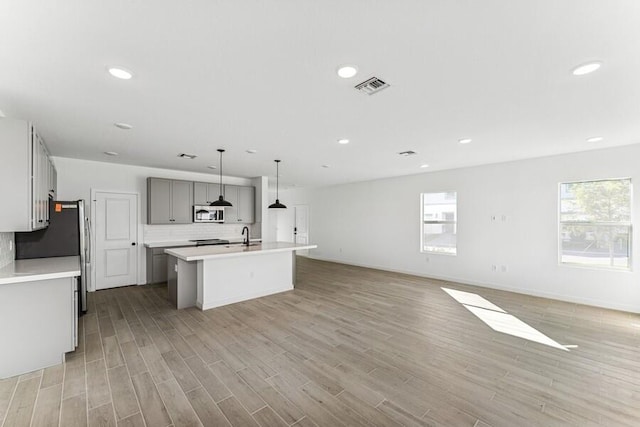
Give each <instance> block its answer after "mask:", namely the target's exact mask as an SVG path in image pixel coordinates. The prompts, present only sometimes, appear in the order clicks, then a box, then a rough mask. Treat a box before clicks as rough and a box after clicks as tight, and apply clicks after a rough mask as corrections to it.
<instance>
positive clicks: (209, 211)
mask: <svg viewBox="0 0 640 427" xmlns="http://www.w3.org/2000/svg"><path fill="white" fill-rule="evenodd" d="M193 222H224V208H221V207H220V208H219V207H215V206H207V205H194V206H193Z"/></svg>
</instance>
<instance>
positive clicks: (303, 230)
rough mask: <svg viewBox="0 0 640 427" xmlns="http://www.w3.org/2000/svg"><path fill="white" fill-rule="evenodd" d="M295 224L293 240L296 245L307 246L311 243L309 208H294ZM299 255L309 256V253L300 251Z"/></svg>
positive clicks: (303, 206)
mask: <svg viewBox="0 0 640 427" xmlns="http://www.w3.org/2000/svg"><path fill="white" fill-rule="evenodd" d="M293 210H294V216H295V222H294V229H293V239H294V242H295V243H299V244H303V245H306V244H307V243H309V206H307V205H296V206H294V207H293ZM298 255H309V251H307V250H305V251H298Z"/></svg>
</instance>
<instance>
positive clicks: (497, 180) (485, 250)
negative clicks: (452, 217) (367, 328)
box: [281, 145, 640, 313]
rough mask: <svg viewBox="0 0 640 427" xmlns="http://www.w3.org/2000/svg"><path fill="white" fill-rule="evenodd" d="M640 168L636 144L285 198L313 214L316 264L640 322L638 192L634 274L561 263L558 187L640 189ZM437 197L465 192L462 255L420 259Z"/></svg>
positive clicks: (288, 194)
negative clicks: (524, 297)
mask: <svg viewBox="0 0 640 427" xmlns="http://www.w3.org/2000/svg"><path fill="white" fill-rule="evenodd" d="M639 159H640V145H630V146H625V147H618V148H611V149H603V150H596V151H588V152H582V153H573V154H567V155H561V156H554V157H545V158H538V159H531V160H524V161H517V162H509V163H501V164H495V165H487V166H479V167H472V168H464V169H457V170H449V171H442V172H433V173H424V174H419V175H410V176H405V177H398V178H391V179H383V180H377V181H368V182H360V183H354V184H346V185H339V186H331V187H324V188H316V189H307V190H304V189H301V190H289V191H285V192H281V193H282V194H281V199H282V200H285V201H286V202H287V205H295V204H307V205H309V210H310V211H309V221H310V236H311V242H312V243H314V244H317V245H318V249H316V250H314V251H312V252H311V256H312V257H314V258H318V259H324V260H333V261H337V262H342V263H347V264H355V265H361V266H367V267H374V268H380V269H385V270H392V271H399V272H406V273H410V274H415V275H419V276H426V277H434V278H441V279H445V280H452V281H457V282H462V283H468V284H474V285H480V286H486V287H491V288H497V289H505V290H511V291H515V292H520V293H525V294H531V295H537V296H544V297H549V298H556V299H560V300H566V301H572V302H579V303H584V304H589V305H595V306H601V307H608V308H614V309H620V310H626V311H631V312H639V313H640V273H639V272H638V270H639V267H640V262H639V261H638V260H639V259H640V252H639V250H640V246H639V244H638V240H639V239H638V232H637V229H638V228H639V227H640V197H639V196H638V192H637V190H636V191H635V193H636V197H634V198H633V200H634V201H633V210H632V212H633V223H634V225H635V228H634V230H633V239H632V242H633V243H632V245H633V246H632V253H633V259H632V271H630V272H629V271H611V270H599V269H590V268H577V267H568V266H562V265H559V264H558V184H559V183H560V182H564V181H579V180H590V179H603V178H620V177H631V178H632V180H633V181H632V182H633V183H634V184H635V185H636V188H640V160H639ZM432 191H433V192H435V191H457V193H458V218H459V219H458V255H457V256H448V255H436V254H426V253H420V193H422V192H432ZM493 215H497V216H498V218H501V217H502V215H506V218H507V220H506V221H505V222H502V221H491V217H492V216H493ZM492 264H495V265H498V266H501V265H505V266H506V268H507V271H506V272H504V273H503V272H500V271H498V272H494V271H492V269H491V265H492ZM498 270H500V268H499V269H498Z"/></svg>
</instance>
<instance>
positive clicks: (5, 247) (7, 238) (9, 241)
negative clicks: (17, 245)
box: [0, 233, 15, 268]
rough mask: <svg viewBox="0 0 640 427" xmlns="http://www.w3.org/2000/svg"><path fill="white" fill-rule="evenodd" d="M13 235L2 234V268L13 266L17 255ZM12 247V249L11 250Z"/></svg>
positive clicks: (0, 237) (0, 249) (0, 243)
mask: <svg viewBox="0 0 640 427" xmlns="http://www.w3.org/2000/svg"><path fill="white" fill-rule="evenodd" d="M13 236H14V235H13V233H0V268H2V267H4V266H5V265H7V264H11V263H12V262H13V259H14V258H15V255H14V253H13V242H14V237H13ZM9 246H11V248H9Z"/></svg>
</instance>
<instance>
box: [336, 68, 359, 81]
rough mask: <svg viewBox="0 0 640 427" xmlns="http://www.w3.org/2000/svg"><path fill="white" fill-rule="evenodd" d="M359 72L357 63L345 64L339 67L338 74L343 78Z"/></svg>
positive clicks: (348, 77)
mask: <svg viewBox="0 0 640 427" xmlns="http://www.w3.org/2000/svg"><path fill="white" fill-rule="evenodd" d="M356 74H358V68H356V66H355V65H343V66H341V67H340V68H338V75H339V76H340V77H342V78H343V79H350V78H351V77H353V76H355V75H356Z"/></svg>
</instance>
